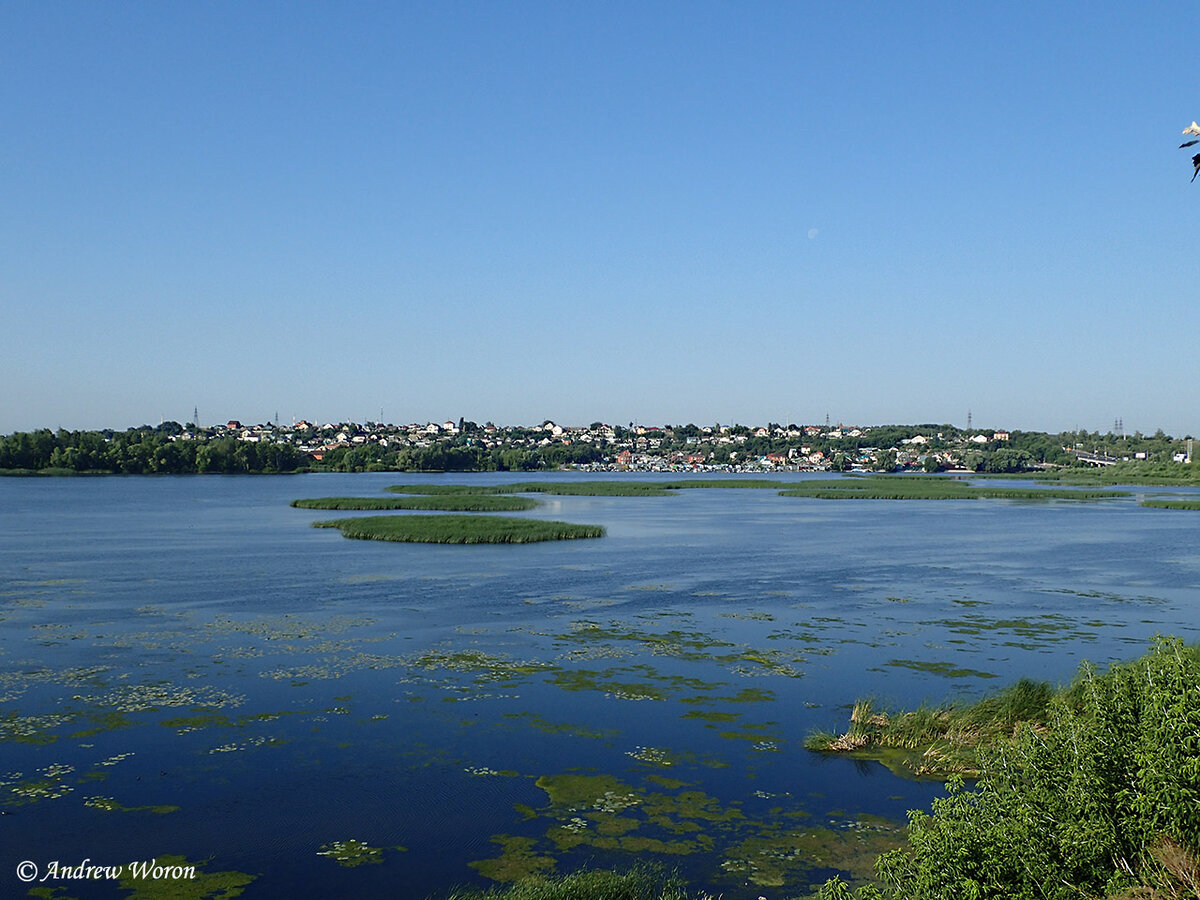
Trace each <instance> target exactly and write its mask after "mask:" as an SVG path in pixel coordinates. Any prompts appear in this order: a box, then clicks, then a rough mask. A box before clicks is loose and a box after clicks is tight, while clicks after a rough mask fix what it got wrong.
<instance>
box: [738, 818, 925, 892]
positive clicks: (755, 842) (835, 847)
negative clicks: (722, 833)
mask: <svg viewBox="0 0 1200 900" xmlns="http://www.w3.org/2000/svg"><path fill="white" fill-rule="evenodd" d="M903 843H904V831H903V826H900V825H897V824H894V823H890V822H886V821H879V820H873V821H866V820H852V821H850V822H847V823H842V824H841V825H840V826H838V827H831V828H813V827H792V828H779V827H770V826H767V827H764V828H761V829H759V830H758V833H756V834H753V835H751V836H750V837H747V838H744V839H743V840H741V841H738V842H737V843H735V844H734V845H732V846H731V847H729V848H728V849H727V850H726V851H725V853H726V859H725V861H724V862H723V863H722V864H721V868H722V869H723V870H724V871H725V872H726V873H727V874H729V875H733V876H736V877H737V878H739V879H741V880H744V881H749V882H750V883H751V884H754V885H757V886H759V887H782V886H784V885H789V886H792V887H794V886H797V884H798V883H799V882H800V881H801V879H802V878H803V876H804V873H805V872H809V871H814V870H823V869H837V870H839V871H841V872H844V873H846V874H847V875H848V876H849V877H850V879H851V880H852V881H860V882H862V881H868V880H870V879H871V877H872V876H873V874H874V864H875V859H876V857H878V856H879V854H880V853H883V852H886V851H887V850H892V849H895V848H897V847H900V846H902V845H903Z"/></svg>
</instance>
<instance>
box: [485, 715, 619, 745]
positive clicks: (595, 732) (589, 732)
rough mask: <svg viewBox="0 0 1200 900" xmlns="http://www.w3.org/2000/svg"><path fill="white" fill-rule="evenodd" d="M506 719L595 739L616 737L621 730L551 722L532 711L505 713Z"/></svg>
mask: <svg viewBox="0 0 1200 900" xmlns="http://www.w3.org/2000/svg"><path fill="white" fill-rule="evenodd" d="M504 718H505V719H510V720H512V721H514V722H521V723H523V724H526V725H529V726H530V727H531V728H536V729H537V730H538V731H542V732H545V733H546V734H560V735H570V736H571V737H579V738H586V739H587V740H593V741H607V740H612V739H613V738H615V737H616V736H617V735H618V734H620V732H619V731H618V730H617V729H615V728H605V729H596V728H588V727H585V726H583V725H575V724H573V723H570V722H551V721H550V720H549V719H546V718H545V717H543V716H539V715H538V714H537V713H532V712H520V713H505V714H504Z"/></svg>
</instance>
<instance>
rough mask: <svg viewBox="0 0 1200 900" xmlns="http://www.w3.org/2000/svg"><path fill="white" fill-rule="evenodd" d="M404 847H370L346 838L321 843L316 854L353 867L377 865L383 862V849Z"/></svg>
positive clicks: (400, 848) (401, 849) (364, 843)
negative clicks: (345, 839) (344, 839)
mask: <svg viewBox="0 0 1200 900" xmlns="http://www.w3.org/2000/svg"><path fill="white" fill-rule="evenodd" d="M407 849H408V848H406V847H400V846H396V847H372V846H370V845H369V844H367V843H366V842H364V841H358V840H353V839H351V840H348V841H334V842H333V843H330V844H322V845H321V849H320V850H318V851H317V856H324V857H327V858H329V859H332V860H333V861H334V862H336V863H337V864H338V865H339V866H343V867H345V868H347V869H353V868H355V867H356V866H377V865H379V864H380V863H382V862H383V857H384V851H385V850H399V851H401V852H404V851H406V850H407Z"/></svg>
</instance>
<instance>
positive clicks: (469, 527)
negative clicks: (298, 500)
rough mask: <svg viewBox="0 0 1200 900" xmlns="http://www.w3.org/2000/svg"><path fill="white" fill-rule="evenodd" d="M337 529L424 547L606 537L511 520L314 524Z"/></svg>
mask: <svg viewBox="0 0 1200 900" xmlns="http://www.w3.org/2000/svg"><path fill="white" fill-rule="evenodd" d="M313 527H314V528H337V529H339V530H340V531H341V532H342V535H343V536H344V537H348V538H357V539H361V540H373V541H402V542H408V543H423V544H527V543H532V542H534V541H563V540H571V539H573V538H596V537H603V536H604V529H603V528H602V527H600V526H598V525H573V524H571V523H570V522H548V521H544V520H542V519H519V518H514V517H511V516H470V515H468V516H455V515H447V516H422V515H406V516H363V517H362V518H356V519H337V520H334V521H326V522H313Z"/></svg>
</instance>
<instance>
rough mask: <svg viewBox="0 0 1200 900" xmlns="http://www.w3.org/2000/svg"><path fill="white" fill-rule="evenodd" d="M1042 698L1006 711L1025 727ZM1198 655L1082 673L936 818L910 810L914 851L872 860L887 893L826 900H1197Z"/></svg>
mask: <svg viewBox="0 0 1200 900" xmlns="http://www.w3.org/2000/svg"><path fill="white" fill-rule="evenodd" d="M1042 693H1043V692H1042V691H1041V689H1022V690H1021V691H1020V692H1018V693H1017V694H1014V695H1013V696H1012V697H1010V698H1009V700H1008V701H1007V702H1001V703H999V704H998V709H997V711H998V712H999V713H1000V714H1001V715H1002V716H1004V715H1010V714H1011V715H1012V717H1014V718H1016V719H1020V718H1021V717H1022V716H1024V715H1026V714H1028V711H1029V710H1034V711H1036V710H1037V708H1038V707H1039V706H1040V704H1041V701H1042ZM1198 697H1200V652H1198V648H1197V647H1195V646H1192V647H1189V646H1185V645H1184V644H1183V643H1182V641H1179V640H1177V639H1159V640H1157V641H1156V642H1155V644H1154V646H1153V648H1152V649H1151V650H1150V652H1149V653H1147V654H1146V655H1145V656H1143V657H1142V658H1140V659H1138V660H1135V661H1134V662H1131V663H1124V664H1119V665H1114V666H1112V667H1110V668H1109V669H1108V670H1107V671H1106V672H1103V673H1101V672H1099V671H1098V670H1096V669H1095V668H1093V667H1091V666H1087V665H1085V666H1084V667H1083V668H1082V669H1081V672H1080V675H1079V677H1078V678H1077V679H1076V681H1075V682H1074V683H1073V684H1072V685H1071V686H1070V687H1069V688H1067V689H1066V690H1064V691H1060V692H1057V693H1056V694H1055V695H1054V696H1053V697H1052V698H1050V699H1049V701H1048V702H1047V704H1046V710H1045V712H1046V715H1045V721H1044V722H1043V723H1034V722H1030V721H1025V722H1020V723H1019V724H1017V725H1016V726H1015V728H1014V731H1013V733H1012V734H1011V735H1010V736H1009V737H1008V738H1007V739H1003V740H1000V739H997V740H994V741H986V742H982V743H981V744H980V745H979V747H978V757H979V778H978V781H977V782H976V783H975V785H974V787H973V788H970V789H968V788H967V787H966V786H965V785H964V782H963V781H962V779H961V778H956V779H953V780H952V781H951V783H950V784H949V785H948V788H949V795H948V796H946V797H945V798H943V799H940V800H935V801H934V802H933V805H932V808H931V810H930V812H929V813H924V812H910V813H909V818H910V823H909V829H908V837H909V843H908V846H907V847H905V848H902V849H899V850H894V851H891V852H888V853H885V854H884V855H883V856H881V857H879V859H878V860H877V862H876V875H877V877H878V880H879V883H878V885H871V886H866V887H862V888H859V889H858V890H857V891H854V892H851V891H850V889H849V888H848V887H847V886H846V885H845V884H842V883H841V882H840V881H838V880H834V881H831V882H828V883H827V884H826V885H825V886H824V887H823V888H822V889H821V891H820V892H819V893H818V895H817V896H818V897H819V898H820V900H935V898H960V897H962V898H973V900H1080V898H1101V897H1104V898H1109V900H1118V898H1120V900H1134V898H1143V900H1180V898H1188V900H1198V898H1200V865H1198V863H1200V701H1198V700H1197V698H1198Z"/></svg>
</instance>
